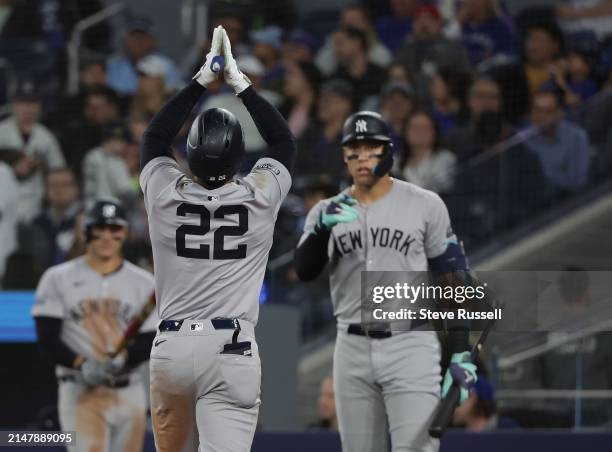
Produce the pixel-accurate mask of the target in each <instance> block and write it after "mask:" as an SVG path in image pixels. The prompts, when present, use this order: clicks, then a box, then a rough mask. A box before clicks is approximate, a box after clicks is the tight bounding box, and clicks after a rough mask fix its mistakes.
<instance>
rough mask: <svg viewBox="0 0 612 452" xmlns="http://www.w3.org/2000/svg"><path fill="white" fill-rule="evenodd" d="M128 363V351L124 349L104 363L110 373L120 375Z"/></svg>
mask: <svg viewBox="0 0 612 452" xmlns="http://www.w3.org/2000/svg"><path fill="white" fill-rule="evenodd" d="M126 363H127V352H126V351H125V350H124V351H123V352H122V353H119V354H118V355H117V356H115V357H114V358H111V359H109V360H107V361H106V362H105V363H104V364H105V366H106V371H107V372H108V373H109V374H110V375H118V374H120V373H121V371H123V369H124V368H125V364H126Z"/></svg>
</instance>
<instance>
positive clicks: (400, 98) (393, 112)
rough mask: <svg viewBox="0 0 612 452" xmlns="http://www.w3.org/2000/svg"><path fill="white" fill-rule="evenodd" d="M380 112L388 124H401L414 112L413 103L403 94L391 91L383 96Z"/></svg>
mask: <svg viewBox="0 0 612 452" xmlns="http://www.w3.org/2000/svg"><path fill="white" fill-rule="evenodd" d="M380 110H381V113H382V115H383V116H384V117H385V118H386V119H387V121H389V122H390V123H392V124H393V123H395V122H403V121H405V120H406V118H407V117H408V115H410V113H411V112H412V110H414V102H412V99H410V98H409V97H407V96H406V95H405V94H402V93H401V92H399V91H393V92H391V93H389V94H388V95H387V96H385V98H384V100H383V103H382V105H381V107H380Z"/></svg>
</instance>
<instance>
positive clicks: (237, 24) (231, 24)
mask: <svg viewBox="0 0 612 452" xmlns="http://www.w3.org/2000/svg"><path fill="white" fill-rule="evenodd" d="M218 25H221V26H223V28H225V31H226V32H227V36H228V38H229V39H230V41H231V42H233V43H236V44H237V43H239V42H241V41H242V38H243V36H244V24H243V23H242V21H241V20H240V19H239V18H237V17H234V16H222V17H218V18H217V19H215V21H214V22H213V24H212V26H211V28H210V29H211V30H214V29H215V27H217V26H218ZM211 33H212V32H211Z"/></svg>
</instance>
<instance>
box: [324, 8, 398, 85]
mask: <svg viewBox="0 0 612 452" xmlns="http://www.w3.org/2000/svg"><path fill="white" fill-rule="evenodd" d="M339 25H340V28H342V27H354V28H357V29H358V30H361V31H362V32H364V33H365V34H366V37H367V54H368V61H369V62H370V63H372V64H375V65H377V66H380V67H386V66H388V65H389V63H391V59H392V56H391V52H390V51H389V49H387V48H386V47H385V46H384V45H383V44H382V43H381V42H380V40H379V39H378V36H377V34H376V30H374V26H373V25H372V22H371V21H370V13H369V11H368V9H367V8H366V7H365V6H363V5H360V4H356V3H355V4H349V5H347V6H345V7H344V8H342V11H341V12H340V24H339ZM316 64H317V66H318V67H319V69H320V70H321V72H323V74H324V75H331V74H333V73H334V72H335V71H336V70H337V68H338V61H337V60H336V55H335V52H334V35H333V34H332V35H331V36H329V37H328V39H327V40H326V41H325V44H324V45H323V47H321V49H320V50H319V52H318V53H317V58H316Z"/></svg>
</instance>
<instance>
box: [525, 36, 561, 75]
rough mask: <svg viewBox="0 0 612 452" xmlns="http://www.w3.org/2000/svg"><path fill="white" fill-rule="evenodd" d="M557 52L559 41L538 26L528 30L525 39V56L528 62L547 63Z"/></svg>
mask: <svg viewBox="0 0 612 452" xmlns="http://www.w3.org/2000/svg"><path fill="white" fill-rule="evenodd" d="M558 52H559V43H558V42H557V41H556V40H555V39H554V38H553V37H552V36H551V35H550V34H549V33H547V32H546V31H545V30H541V29H538V28H534V29H532V30H529V32H528V33H527V39H526V40H525V56H526V57H527V61H528V62H529V63H530V64H532V65H536V66H539V65H543V64H548V63H550V62H552V61H553V59H554V58H555V56H556V55H557V53H558Z"/></svg>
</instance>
